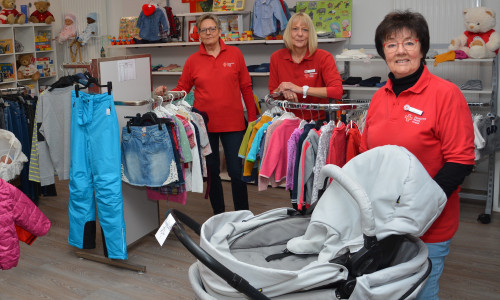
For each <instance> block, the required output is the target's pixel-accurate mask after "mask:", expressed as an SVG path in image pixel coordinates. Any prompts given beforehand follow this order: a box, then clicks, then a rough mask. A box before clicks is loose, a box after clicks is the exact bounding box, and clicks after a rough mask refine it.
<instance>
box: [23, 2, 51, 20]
mask: <svg viewBox="0 0 500 300" xmlns="http://www.w3.org/2000/svg"><path fill="white" fill-rule="evenodd" d="M34 4H35V8H36V10H35V11H34V12H33V13H31V15H30V18H29V19H28V20H29V21H30V22H31V23H46V24H51V23H52V22H54V21H55V19H54V16H53V15H52V14H51V13H50V12H49V7H50V2H48V1H36V2H35V3H34Z"/></svg>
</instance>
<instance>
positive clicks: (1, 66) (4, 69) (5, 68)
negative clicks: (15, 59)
mask: <svg viewBox="0 0 500 300" xmlns="http://www.w3.org/2000/svg"><path fill="white" fill-rule="evenodd" d="M14 80H16V75H15V73H14V65H13V64H12V63H0V82H6V81H14Z"/></svg>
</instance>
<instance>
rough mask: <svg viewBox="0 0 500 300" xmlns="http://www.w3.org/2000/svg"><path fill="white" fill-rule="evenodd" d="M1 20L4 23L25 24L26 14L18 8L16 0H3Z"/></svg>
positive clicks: (0, 13)
mask: <svg viewBox="0 0 500 300" xmlns="http://www.w3.org/2000/svg"><path fill="white" fill-rule="evenodd" d="M2 7H3V8H2V11H1V12H0V22H1V23H2V24H24V22H25V21H26V16H25V15H24V14H23V13H20V12H19V11H17V10H16V0H2Z"/></svg>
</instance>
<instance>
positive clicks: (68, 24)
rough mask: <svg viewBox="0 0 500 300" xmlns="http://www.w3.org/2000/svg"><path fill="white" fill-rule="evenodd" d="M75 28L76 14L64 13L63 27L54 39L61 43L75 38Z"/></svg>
mask: <svg viewBox="0 0 500 300" xmlns="http://www.w3.org/2000/svg"><path fill="white" fill-rule="evenodd" d="M77 28H78V27H77V23H76V16H75V15H74V14H72V13H67V14H65V15H64V26H63V29H62V30H61V32H60V33H59V34H58V35H57V36H56V40H57V41H58V42H59V44H62V43H63V42H65V41H68V40H70V39H73V38H75V37H76V35H77Z"/></svg>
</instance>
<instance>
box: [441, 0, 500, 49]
mask: <svg viewBox="0 0 500 300" xmlns="http://www.w3.org/2000/svg"><path fill="white" fill-rule="evenodd" d="M463 14H464V21H465V29H466V30H465V32H464V33H463V34H462V35H460V36H459V37H457V38H454V39H453V40H451V43H450V45H449V46H448V49H449V50H462V51H464V52H465V53H466V54H467V55H468V56H469V57H470V58H488V57H495V56H496V55H497V54H498V49H499V48H500V35H499V34H498V33H497V32H496V31H495V29H494V28H495V25H496V14H495V11H494V10H493V9H491V8H486V7H474V8H466V9H464V11H463Z"/></svg>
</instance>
